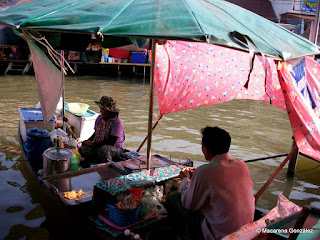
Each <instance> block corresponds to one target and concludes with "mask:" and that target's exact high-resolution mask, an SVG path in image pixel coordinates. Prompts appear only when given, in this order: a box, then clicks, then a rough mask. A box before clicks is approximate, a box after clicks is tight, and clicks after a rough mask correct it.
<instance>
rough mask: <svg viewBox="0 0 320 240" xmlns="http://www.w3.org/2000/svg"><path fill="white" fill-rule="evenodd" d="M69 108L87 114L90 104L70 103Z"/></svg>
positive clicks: (73, 111) (71, 110) (76, 112)
mask: <svg viewBox="0 0 320 240" xmlns="http://www.w3.org/2000/svg"><path fill="white" fill-rule="evenodd" d="M68 108H69V111H70V112H72V113H73V114H85V113H86V111H87V110H88V108H89V105H88V104H86V103H68Z"/></svg>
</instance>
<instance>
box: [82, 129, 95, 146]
mask: <svg viewBox="0 0 320 240" xmlns="http://www.w3.org/2000/svg"><path fill="white" fill-rule="evenodd" d="M94 136H95V132H94V133H93V134H92V135H91V137H89V138H88V139H87V140H84V141H83V142H82V144H83V145H86V146H93V142H92V140H93V138H94Z"/></svg>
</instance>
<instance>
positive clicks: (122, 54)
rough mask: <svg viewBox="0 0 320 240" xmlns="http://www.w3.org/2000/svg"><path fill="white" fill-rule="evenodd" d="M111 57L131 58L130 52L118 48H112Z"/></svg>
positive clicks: (110, 50)
mask: <svg viewBox="0 0 320 240" xmlns="http://www.w3.org/2000/svg"><path fill="white" fill-rule="evenodd" d="M109 55H110V56H111V57H114V58H130V51H128V50H123V49H117V48H110V49H109Z"/></svg>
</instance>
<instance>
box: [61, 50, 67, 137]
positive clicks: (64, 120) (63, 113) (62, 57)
mask: <svg viewBox="0 0 320 240" xmlns="http://www.w3.org/2000/svg"><path fill="white" fill-rule="evenodd" d="M61 74H62V75H61V79H62V85H63V89H62V122H63V131H65V132H66V131H67V127H66V119H65V116H66V109H65V91H64V90H65V83H64V78H65V76H64V50H61Z"/></svg>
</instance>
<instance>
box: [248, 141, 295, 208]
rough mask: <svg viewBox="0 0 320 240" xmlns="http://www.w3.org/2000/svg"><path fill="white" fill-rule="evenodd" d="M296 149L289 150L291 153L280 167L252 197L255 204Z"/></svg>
mask: <svg viewBox="0 0 320 240" xmlns="http://www.w3.org/2000/svg"><path fill="white" fill-rule="evenodd" d="M297 149H298V147H297V146H295V147H294V148H292V149H291V152H290V153H289V154H288V156H287V157H286V158H285V159H284V161H283V162H282V163H281V164H280V166H279V167H278V168H277V169H276V171H275V172H274V173H273V174H272V175H271V177H270V178H269V179H268V181H267V182H266V183H265V184H264V185H263V186H262V187H261V188H260V190H259V191H258V192H257V193H256V194H255V195H254V197H255V199H256V200H255V202H256V203H257V201H258V199H259V198H260V197H261V195H262V194H263V193H264V191H265V190H266V189H267V187H268V186H269V185H270V183H271V182H272V181H273V179H274V178H275V177H276V176H277V175H278V174H279V172H280V171H281V169H282V168H283V167H284V165H285V164H286V163H287V162H288V161H289V159H290V158H291V157H292V155H293V154H294V153H295V152H296V151H297Z"/></svg>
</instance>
